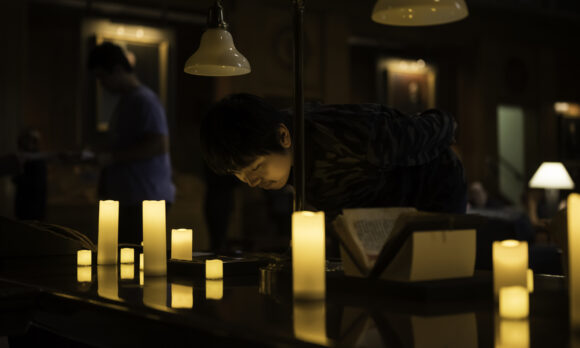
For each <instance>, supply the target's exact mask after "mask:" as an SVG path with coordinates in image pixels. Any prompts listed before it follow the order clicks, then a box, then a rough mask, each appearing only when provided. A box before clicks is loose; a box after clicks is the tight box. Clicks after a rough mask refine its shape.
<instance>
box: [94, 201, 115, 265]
mask: <svg viewBox="0 0 580 348" xmlns="http://www.w3.org/2000/svg"><path fill="white" fill-rule="evenodd" d="M118 238H119V202H118V201H99V240H98V249H97V263H98V264H99V265H116V264H117V246H118Z"/></svg>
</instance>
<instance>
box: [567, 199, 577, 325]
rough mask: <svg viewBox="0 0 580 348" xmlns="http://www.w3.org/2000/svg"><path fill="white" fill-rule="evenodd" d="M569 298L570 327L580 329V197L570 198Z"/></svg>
mask: <svg viewBox="0 0 580 348" xmlns="http://www.w3.org/2000/svg"><path fill="white" fill-rule="evenodd" d="M567 214H568V296H569V303H570V325H571V326H572V328H573V329H580V195H579V194H577V193H572V194H570V196H568V212H567Z"/></svg>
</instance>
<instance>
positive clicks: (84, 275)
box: [77, 266, 93, 283]
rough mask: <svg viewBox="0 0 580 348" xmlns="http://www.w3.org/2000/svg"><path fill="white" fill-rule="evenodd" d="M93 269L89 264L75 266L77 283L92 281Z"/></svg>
mask: <svg viewBox="0 0 580 348" xmlns="http://www.w3.org/2000/svg"><path fill="white" fill-rule="evenodd" d="M92 273H93V269H92V268H91V266H79V267H77V281H78V282H79V283H90V282H92V281H93V274H92Z"/></svg>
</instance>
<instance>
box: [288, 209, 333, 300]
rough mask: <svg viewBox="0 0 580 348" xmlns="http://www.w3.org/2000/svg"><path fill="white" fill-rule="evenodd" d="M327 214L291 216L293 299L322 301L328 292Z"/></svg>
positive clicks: (299, 213)
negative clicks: (325, 226) (326, 270)
mask: <svg viewBox="0 0 580 348" xmlns="http://www.w3.org/2000/svg"><path fill="white" fill-rule="evenodd" d="M325 265H326V259H325V236H324V212H316V213H315V212H311V211H297V212H294V213H293V214H292V289H293V293H294V297H296V298H305V299H322V298H324V297H325V292H326V273H325Z"/></svg>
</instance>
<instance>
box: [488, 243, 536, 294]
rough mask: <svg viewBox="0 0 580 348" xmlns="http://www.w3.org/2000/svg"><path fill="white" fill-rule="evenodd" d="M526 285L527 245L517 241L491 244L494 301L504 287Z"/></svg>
mask: <svg viewBox="0 0 580 348" xmlns="http://www.w3.org/2000/svg"><path fill="white" fill-rule="evenodd" d="M527 283H528V243H527V242H521V241H517V240H511V239H509V240H504V241H501V242H493V292H494V295H495V297H496V299H497V298H498V296H499V289H500V288H501V287H504V286H523V287H527Z"/></svg>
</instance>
